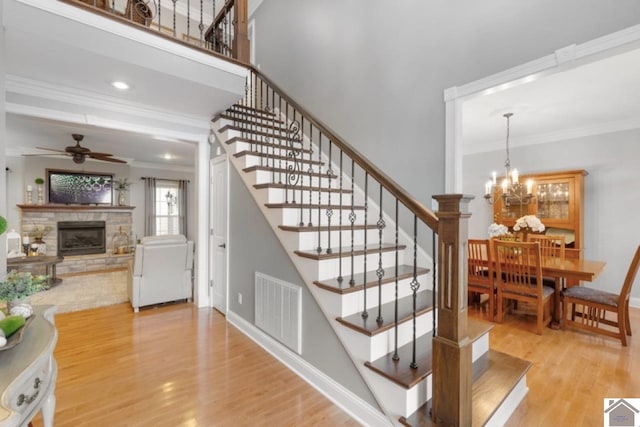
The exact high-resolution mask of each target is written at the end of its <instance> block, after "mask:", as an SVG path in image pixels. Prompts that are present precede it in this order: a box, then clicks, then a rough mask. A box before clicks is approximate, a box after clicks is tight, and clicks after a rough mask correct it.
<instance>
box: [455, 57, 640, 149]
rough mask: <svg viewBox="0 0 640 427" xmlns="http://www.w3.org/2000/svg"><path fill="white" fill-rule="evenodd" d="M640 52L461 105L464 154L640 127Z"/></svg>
mask: <svg viewBox="0 0 640 427" xmlns="http://www.w3.org/2000/svg"><path fill="white" fill-rule="evenodd" d="M639 76H640V49H636V50H632V51H629V52H625V53H620V54H617V55H614V56H610V57H608V58H605V59H600V60H598V61H595V62H591V63H588V64H585V65H581V66H578V67H574V68H570V69H568V70H566V71H563V72H559V73H555V74H551V75H546V76H543V77H540V78H534V79H531V80H530V81H528V82H525V83H523V84H519V85H515V86H513V87H510V88H507V89H504V90H500V89H497V90H496V91H494V92H493V93H491V94H486V95H482V96H476V97H474V98H472V99H470V100H468V101H466V102H465V103H464V104H463V113H462V114H463V152H464V154H471V153H478V152H485V151H492V150H499V149H504V148H505V137H506V125H507V123H506V119H505V118H504V117H503V114H504V113H507V112H512V113H514V116H513V117H512V118H511V120H510V122H511V123H510V138H509V145H510V146H512V147H514V146H522V145H530V144H540V143H546V142H552V141H560V140H566V139H568V138H574V137H581V136H586V135H595V134H601V133H608V132H614V131H618V130H625V129H635V128H640V78H639Z"/></svg>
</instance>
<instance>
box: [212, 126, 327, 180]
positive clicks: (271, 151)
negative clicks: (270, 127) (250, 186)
mask: <svg viewBox="0 0 640 427" xmlns="http://www.w3.org/2000/svg"><path fill="white" fill-rule="evenodd" d="M227 133H233V132H225V133H224V134H225V135H226V134H227ZM236 133H237V132H236ZM235 136H240V135H235ZM247 138H249V139H253V140H258V141H262V142H268V141H266V140H265V139H264V137H258V136H256V135H249V136H247ZM230 139H231V138H225V139H224V140H223V141H225V145H226V146H227V151H228V152H230V153H231V154H236V153H240V152H242V151H258V152H260V153H266V154H268V155H269V156H288V155H289V152H290V151H291V148H290V147H289V146H287V145H286V143H285V142H284V141H283V142H282V143H281V145H279V146H278V145H277V144H278V141H276V142H275V144H276V145H275V146H274V145H263V144H256V143H252V142H248V141H243V140H239V141H234V142H232V143H231V144H227V143H226V141H228V140H230ZM272 142H273V141H272ZM295 148H296V149H298V148H301V145H299V144H296V145H295ZM308 158H309V154H308V153H304V159H305V160H306V159H308ZM313 160H317V158H316V157H313ZM273 163H274V161H272V160H271V159H269V161H268V162H267V161H266V160H265V165H267V164H268V165H269V166H271V165H272V164H273ZM275 164H276V165H282V167H283V168H286V165H285V160H282V161H280V160H278V159H276V160H275ZM318 167H319V165H314V166H313V170H314V171H317V170H318ZM308 169H309V168H308V167H307V166H305V167H304V170H305V171H307V170H308ZM322 170H325V168H324V167H323V168H322Z"/></svg>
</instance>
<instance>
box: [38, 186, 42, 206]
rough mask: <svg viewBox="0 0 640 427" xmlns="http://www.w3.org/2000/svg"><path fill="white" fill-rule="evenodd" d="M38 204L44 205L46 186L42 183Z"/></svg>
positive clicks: (39, 189) (39, 187)
mask: <svg viewBox="0 0 640 427" xmlns="http://www.w3.org/2000/svg"><path fill="white" fill-rule="evenodd" d="M37 190H38V204H39V205H44V188H43V187H42V185H38V188H37Z"/></svg>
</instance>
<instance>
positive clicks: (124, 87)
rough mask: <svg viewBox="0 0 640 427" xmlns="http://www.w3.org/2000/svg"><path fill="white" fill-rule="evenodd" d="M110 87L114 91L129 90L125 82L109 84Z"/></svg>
mask: <svg viewBox="0 0 640 427" xmlns="http://www.w3.org/2000/svg"><path fill="white" fill-rule="evenodd" d="M111 86H113V87H115V88H116V89H120V90H127V89H129V85H128V84H126V83H125V82H121V81H115V82H111Z"/></svg>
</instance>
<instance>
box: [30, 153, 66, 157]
mask: <svg viewBox="0 0 640 427" xmlns="http://www.w3.org/2000/svg"><path fill="white" fill-rule="evenodd" d="M67 155H68V154H65V153H58V154H56V153H51V154H23V155H22V156H23V157H50V156H67Z"/></svg>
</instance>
